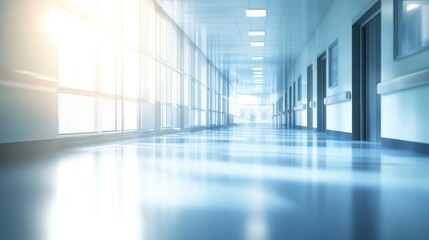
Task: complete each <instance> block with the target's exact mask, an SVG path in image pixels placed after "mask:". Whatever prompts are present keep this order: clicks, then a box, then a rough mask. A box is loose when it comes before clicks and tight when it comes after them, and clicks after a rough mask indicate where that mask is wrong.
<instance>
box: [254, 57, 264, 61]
mask: <svg viewBox="0 0 429 240" xmlns="http://www.w3.org/2000/svg"><path fill="white" fill-rule="evenodd" d="M252 60H253V61H262V60H264V57H252Z"/></svg>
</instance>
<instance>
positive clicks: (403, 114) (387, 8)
mask: <svg viewBox="0 0 429 240" xmlns="http://www.w3.org/2000/svg"><path fill="white" fill-rule="evenodd" d="M381 14H382V23H381V24H382V40H381V41H382V55H381V57H382V59H381V67H382V75H381V81H389V80H391V79H394V78H397V77H400V76H404V75H406V74H409V73H412V72H415V71H418V70H421V69H425V68H428V67H429V61H428V59H429V50H425V51H422V52H420V53H418V54H415V55H411V56H408V57H406V58H403V59H400V60H395V59H394V52H393V49H394V39H393V36H394V14H393V1H392V0H382V12H381ZM428 93H429V86H425V87H420V88H414V89H408V90H405V91H400V92H396V93H392V94H389V95H385V96H382V97H381V109H382V110H381V136H382V137H383V138H391V139H396V140H404V141H411V142H419V143H429V128H428V117H429V107H428V106H427V105H428V103H429V94H428Z"/></svg>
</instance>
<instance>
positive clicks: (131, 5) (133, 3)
mask: <svg viewBox="0 0 429 240" xmlns="http://www.w3.org/2000/svg"><path fill="white" fill-rule="evenodd" d="M123 2H124V6H123V9H124V15H123V16H124V23H123V28H124V35H125V38H126V39H128V40H130V41H132V42H133V43H138V42H139V34H140V32H139V26H140V19H139V0H125V1H123ZM103 4H104V2H103Z"/></svg>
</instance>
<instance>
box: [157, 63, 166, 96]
mask: <svg viewBox="0 0 429 240" xmlns="http://www.w3.org/2000/svg"><path fill="white" fill-rule="evenodd" d="M166 71H167V68H166V67H165V65H163V64H161V65H160V71H159V80H160V85H159V86H160V88H161V89H160V90H161V99H160V100H161V102H162V103H166V101H167V87H166Z"/></svg>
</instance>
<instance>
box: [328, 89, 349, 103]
mask: <svg viewBox="0 0 429 240" xmlns="http://www.w3.org/2000/svg"><path fill="white" fill-rule="evenodd" d="M350 100H352V93H351V92H350V91H345V92H340V93H337V94H334V95H331V96H328V97H325V99H323V103H324V104H325V105H332V104H337V103H342V102H348V101H350Z"/></svg>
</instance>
